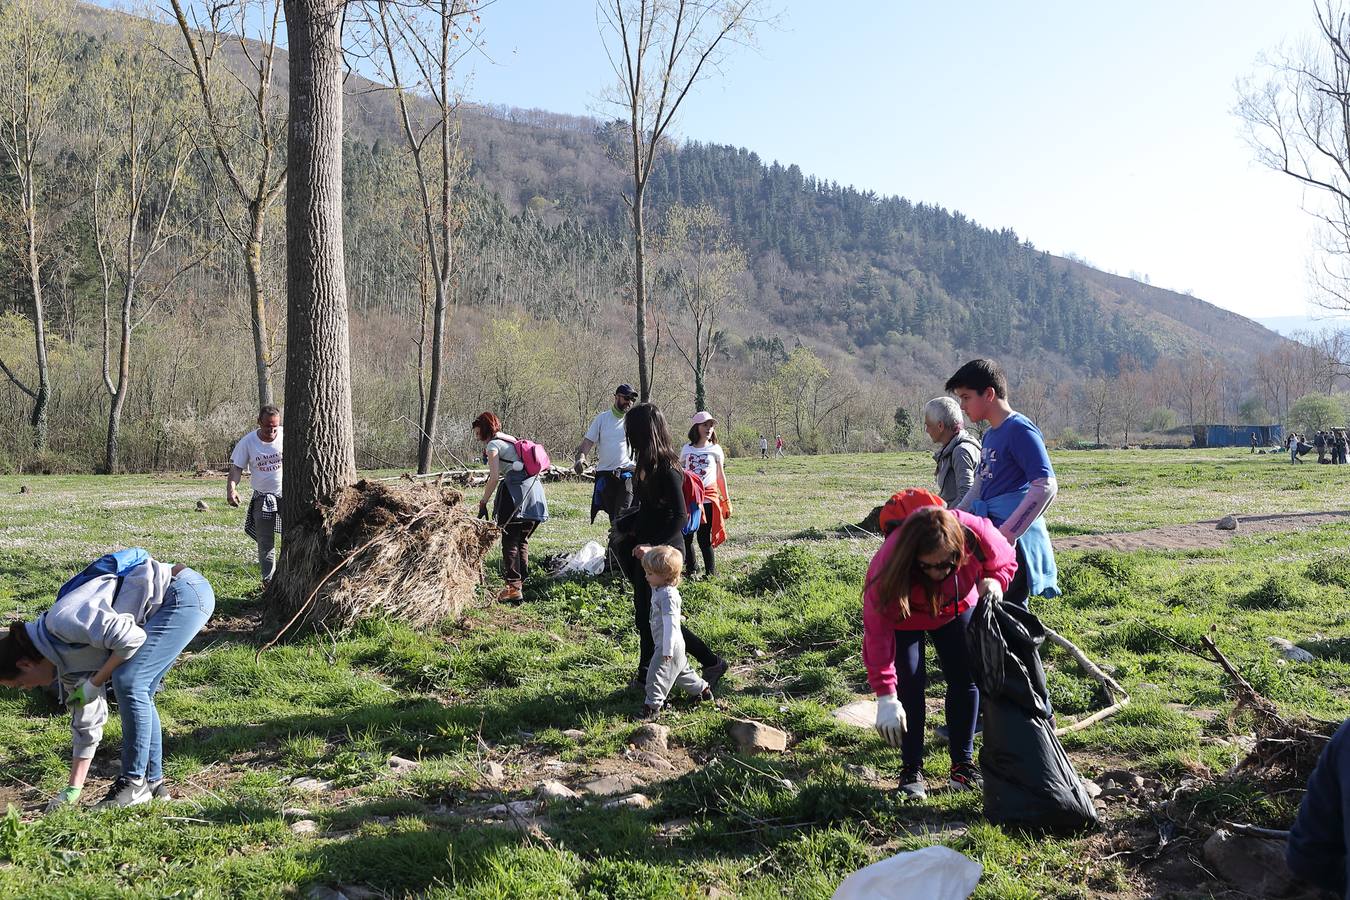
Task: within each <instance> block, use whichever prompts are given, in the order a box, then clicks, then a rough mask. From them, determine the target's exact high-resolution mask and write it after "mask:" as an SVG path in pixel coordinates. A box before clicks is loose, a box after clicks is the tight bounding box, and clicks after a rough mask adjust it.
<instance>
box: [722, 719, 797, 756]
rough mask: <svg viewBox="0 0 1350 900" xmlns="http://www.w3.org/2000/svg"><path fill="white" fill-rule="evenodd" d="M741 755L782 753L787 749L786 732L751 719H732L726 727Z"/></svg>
mask: <svg viewBox="0 0 1350 900" xmlns="http://www.w3.org/2000/svg"><path fill="white" fill-rule="evenodd" d="M727 728H728V730H729V731H730V732H731V736H732V737H733V738H735V739H736V744H737V745H738V746H739V747H740V750H741V752H742V753H782V752H783V751H784V750H786V749H787V742H788V735H787V732H786V731H783V730H781V729H778V728H774V727H773V726H772V725H765V724H764V723H763V722H756V721H754V720H752V719H733V720H732V721H731V723H730V724H729V725H728V726H727Z"/></svg>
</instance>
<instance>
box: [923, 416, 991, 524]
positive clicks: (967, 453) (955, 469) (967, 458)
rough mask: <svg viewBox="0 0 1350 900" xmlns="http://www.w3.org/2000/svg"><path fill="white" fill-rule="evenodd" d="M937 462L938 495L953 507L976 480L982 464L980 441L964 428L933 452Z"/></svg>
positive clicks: (949, 507) (948, 506) (948, 505)
mask: <svg viewBox="0 0 1350 900" xmlns="http://www.w3.org/2000/svg"><path fill="white" fill-rule="evenodd" d="M933 460H934V462H936V463H937V472H936V476H937V487H938V496H939V497H941V498H942V500H943V502H944V503H946V504H947V508H948V509H951V508H953V507H955V506H956V504H958V503H960V502H961V498H962V497H964V496H965V495H966V491H968V490H970V486H971V484H973V483H974V481H975V470H976V469H977V468H978V467H979V465H980V442H979V440H978V439H976V438H975V436H974V435H972V434H971V433H970V432H968V431H966V430H965V429H964V428H962V429H961V430H960V431H958V432H957V433H956V434H955V435H953V436H952V439H951V440H950V441H948V442H947V443H946V444H945V445H943V447H942V449H941V450H939V451H938V452H936V453H934V454H933Z"/></svg>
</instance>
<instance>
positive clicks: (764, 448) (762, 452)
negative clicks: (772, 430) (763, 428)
mask: <svg viewBox="0 0 1350 900" xmlns="http://www.w3.org/2000/svg"><path fill="white" fill-rule="evenodd" d="M759 458H760V459H768V458H769V439H768V438H766V437H765V436H764V435H762V434H761V435H760V436H759Z"/></svg>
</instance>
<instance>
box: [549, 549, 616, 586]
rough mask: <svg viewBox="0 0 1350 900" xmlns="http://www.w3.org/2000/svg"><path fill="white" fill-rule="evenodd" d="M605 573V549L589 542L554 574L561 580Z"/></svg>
mask: <svg viewBox="0 0 1350 900" xmlns="http://www.w3.org/2000/svg"><path fill="white" fill-rule="evenodd" d="M603 571H605V548H604V547H602V546H600V545H599V544H597V543H596V542H595V541H589V542H588V543H587V544H586V546H584V547H582V548H581V549H580V550H578V551H577V552H576V553H573V554H572V555H571V556H569V557H568V558H567V562H565V563H563V564H562V565H561V566H560V567H559V568H558V570H557V571H556V572H554V573H553V574H554V575H555V576H557V577H559V578H561V577H562V576H564V575H572V574H584V575H599V574H600V573H601V572H603Z"/></svg>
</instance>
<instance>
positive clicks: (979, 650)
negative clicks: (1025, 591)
mask: <svg viewBox="0 0 1350 900" xmlns="http://www.w3.org/2000/svg"><path fill="white" fill-rule="evenodd" d="M966 641H967V642H968V644H969V647H970V657H971V668H972V669H974V673H975V680H976V682H977V683H978V684H979V686H980V708H981V712H982V713H983V715H984V741H983V744H982V745H981V747H980V772H981V773H982V774H983V775H984V815H985V818H987V819H988V820H989V821H990V822H993V823H994V824H996V825H1016V826H1020V827H1023V828H1036V829H1054V830H1066V831H1067V830H1078V829H1082V828H1087V827H1089V826H1094V825H1096V824H1097V810H1096V808H1095V807H1094V806H1093V805H1092V798H1091V797H1089V796H1088V795H1087V791H1086V790H1085V789H1084V788H1083V782H1082V779H1080V778H1079V777H1078V773H1077V772H1075V771H1074V768H1073V763H1071V762H1070V761H1069V755H1068V754H1067V753H1065V752H1064V747H1063V745H1062V744H1060V742H1059V738H1057V737H1055V726H1054V724H1053V723H1052V721H1051V719H1050V695H1049V691H1048V690H1047V688H1046V684H1045V670H1044V669H1043V668H1042V667H1041V656H1040V646H1041V644H1042V643H1043V642H1044V641H1045V628H1044V626H1042V625H1041V622H1040V619H1038V618H1036V616H1035V615H1033V614H1032V613H1030V612H1028V611H1027V610H1025V609H1023V608H1022V607H1020V606H1015V605H1013V604H1011V603H1005V602H1003V601H1001V600H1000V601H992V600H991V599H990V598H988V597H986V598H982V599H981V600H980V603H979V605H978V606H976V607H975V612H974V613H973V614H972V615H971V620H970V629H969V630H968V631H967V633H966Z"/></svg>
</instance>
